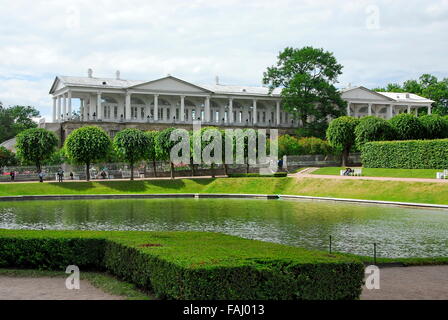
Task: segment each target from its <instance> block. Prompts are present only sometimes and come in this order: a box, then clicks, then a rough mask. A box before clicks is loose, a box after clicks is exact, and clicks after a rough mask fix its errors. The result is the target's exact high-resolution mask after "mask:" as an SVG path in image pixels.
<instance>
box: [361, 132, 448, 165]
mask: <svg viewBox="0 0 448 320" xmlns="http://www.w3.org/2000/svg"><path fill="white" fill-rule="evenodd" d="M361 159H362V164H363V166H364V167H366V168H402V169H448V139H443V140H410V141H382V142H368V143H366V144H365V145H364V147H363V149H362V155H361Z"/></svg>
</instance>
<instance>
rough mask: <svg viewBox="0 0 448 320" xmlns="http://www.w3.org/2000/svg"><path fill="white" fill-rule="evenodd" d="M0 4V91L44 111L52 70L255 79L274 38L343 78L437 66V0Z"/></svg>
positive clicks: (441, 7) (443, 72) (441, 57)
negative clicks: (319, 50) (317, 53)
mask: <svg viewBox="0 0 448 320" xmlns="http://www.w3.org/2000/svg"><path fill="white" fill-rule="evenodd" d="M369 6H376V8H377V9H378V13H379V16H378V17H377V18H378V19H377V21H378V28H373V29H369V28H367V26H366V23H367V21H368V19H369V18H372V16H371V15H372V13H371V11H368V12H366V8H368V7H369ZM369 12H370V13H369ZM0 14H1V16H2V21H1V22H0V61H1V62H0V101H2V102H4V103H5V104H31V105H35V106H37V107H39V108H40V110H41V111H42V113H43V114H44V115H48V114H49V113H50V112H49V111H50V106H51V98H50V96H49V95H48V90H49V88H50V86H51V83H52V80H53V79H54V76H56V75H58V74H63V75H84V74H86V70H87V69H88V68H93V69H94V73H95V74H96V75H98V76H100V75H101V76H113V74H114V72H115V70H117V69H120V70H121V72H122V76H123V77H124V78H129V79H141V80H150V79H154V78H156V77H160V76H164V75H166V74H167V73H171V74H173V75H176V76H179V77H181V78H184V79H185V80H189V81H193V82H196V83H211V82H213V79H214V76H215V75H219V76H220V79H221V82H223V83H233V84H248V85H257V84H260V81H261V77H262V73H263V71H264V70H265V69H266V67H267V66H269V65H272V64H274V63H275V59H276V55H277V54H278V52H279V51H280V50H281V49H283V48H284V47H285V46H293V47H302V46H305V45H312V46H316V47H323V48H325V49H327V50H329V51H332V52H334V53H335V55H336V57H337V59H338V60H339V61H340V62H341V63H342V64H343V65H344V74H343V76H342V77H341V79H340V80H341V83H342V84H346V83H348V82H351V83H352V84H359V85H361V84H362V85H365V86H378V85H383V84H384V83H386V82H390V81H393V82H400V81H402V80H405V79H408V78H416V77H418V76H419V75H420V74H422V73H426V72H429V73H434V74H436V75H438V76H445V77H446V76H448V65H447V63H446V58H445V55H446V51H447V49H448V37H446V35H445V34H446V30H448V19H447V18H448V0H429V1H424V2H423V1H419V0H408V1H405V0H395V1H387V0H377V1H374V0H347V1H340V0H321V1H317V0H306V1H294V0H279V1H271V0H246V1H237V0H227V1H206V0H189V1H182V0H179V1H174V0H163V1H162V0H152V1H144V0H131V1H129V0H127V1H125V0H109V1H106V0H101V1H88V0H71V1H57V0H47V1H31V0H29V1H24V0H16V1H14V2H12V1H7V0H0ZM374 18H375V17H374ZM369 21H370V20H369Z"/></svg>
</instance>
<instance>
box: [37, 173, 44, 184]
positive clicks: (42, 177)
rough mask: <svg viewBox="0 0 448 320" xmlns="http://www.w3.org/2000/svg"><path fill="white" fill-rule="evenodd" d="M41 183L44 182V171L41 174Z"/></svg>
mask: <svg viewBox="0 0 448 320" xmlns="http://www.w3.org/2000/svg"><path fill="white" fill-rule="evenodd" d="M38 176H39V182H44V173H43V171H41V172H39V175H38Z"/></svg>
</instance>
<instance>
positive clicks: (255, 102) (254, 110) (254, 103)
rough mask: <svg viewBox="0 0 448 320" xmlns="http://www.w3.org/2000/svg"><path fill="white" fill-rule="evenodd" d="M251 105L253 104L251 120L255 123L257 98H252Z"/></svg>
mask: <svg viewBox="0 0 448 320" xmlns="http://www.w3.org/2000/svg"><path fill="white" fill-rule="evenodd" d="M252 105H253V109H252V112H253V115H252V116H253V121H254V124H257V100H255V99H254V100H253V101H252Z"/></svg>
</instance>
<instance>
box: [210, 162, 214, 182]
mask: <svg viewBox="0 0 448 320" xmlns="http://www.w3.org/2000/svg"><path fill="white" fill-rule="evenodd" d="M210 170H211V171H212V178H214V177H215V164H214V163H212V165H211V166H210Z"/></svg>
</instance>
